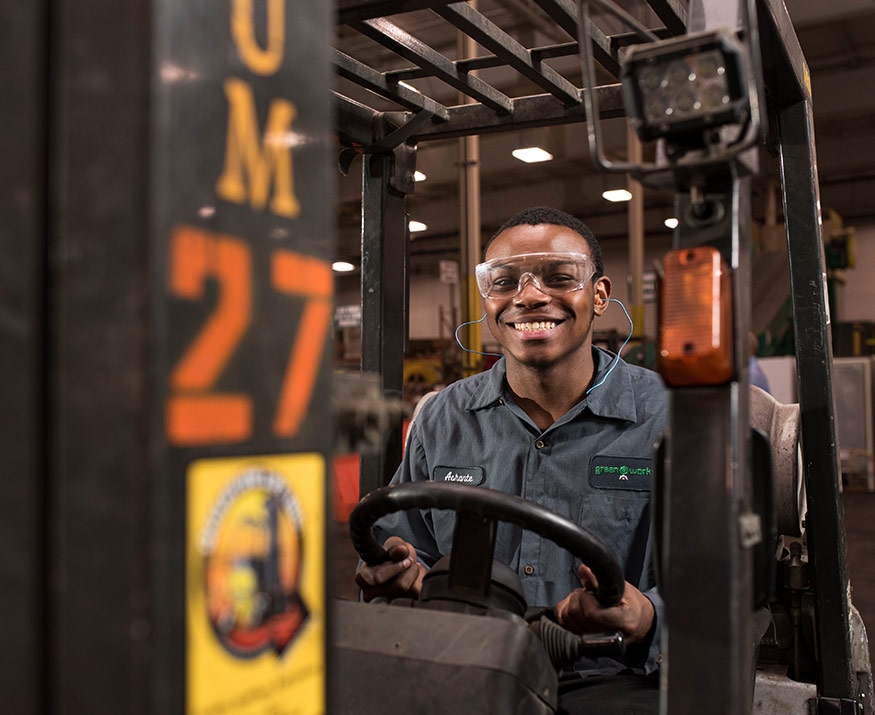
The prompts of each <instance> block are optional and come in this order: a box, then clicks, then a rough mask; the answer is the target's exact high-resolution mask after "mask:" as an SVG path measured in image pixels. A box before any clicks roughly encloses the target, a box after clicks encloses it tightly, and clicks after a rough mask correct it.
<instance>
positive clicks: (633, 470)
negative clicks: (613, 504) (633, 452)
mask: <svg viewBox="0 0 875 715" xmlns="http://www.w3.org/2000/svg"><path fill="white" fill-rule="evenodd" d="M652 478H653V466H652V460H650V459H644V458H642V457H609V456H606V455H602V454H599V455H596V456H595V457H593V458H592V459H590V461H589V484H590V486H592V487H596V488H597V489H622V490H625V491H636V492H643V491H650V482H651V480H652Z"/></svg>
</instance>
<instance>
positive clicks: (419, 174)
mask: <svg viewBox="0 0 875 715" xmlns="http://www.w3.org/2000/svg"><path fill="white" fill-rule="evenodd" d="M427 178H428V177H427V176H426V175H425V174H423V173H422V172H421V171H414V172H413V180H414V181H425V180H426V179H427Z"/></svg>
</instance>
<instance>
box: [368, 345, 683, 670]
mask: <svg viewBox="0 0 875 715" xmlns="http://www.w3.org/2000/svg"><path fill="white" fill-rule="evenodd" d="M593 357H594V361H595V368H596V377H595V379H594V380H593V385H594V387H593V388H591V389H590V391H589V393H588V394H587V395H586V396H585V397H584V398H583V399H582V400H581V401H580V402H579V403H578V404H577V405H575V406H574V407H573V408H572V409H571V410H569V412H568V413H567V414H565V415H564V416H563V417H562V418H560V419H559V420H557V421H556V422H555V423H554V424H552V425H551V426H550V427H548V428H547V429H546V430H543V431H542V430H540V429H539V428H538V427H537V426H536V425H535V424H534V422H532V420H531V419H530V418H529V417H528V415H526V413H525V412H523V410H522V409H521V408H520V407H519V406H517V405H516V404H515V403H514V402H513V400H512V398H510V396H509V393H508V390H507V386H506V380H505V361H504V359H502V360H500V361H499V362H498V363H496V365H494V366H493V367H492V369H491V370H489V371H487V372H484V373H481V374H479V375H474V376H473V377H470V378H467V379H464V380H460V381H458V382H455V383H453V384H451V385H449V386H448V387H446V388H445V389H443V390H441V391H440V393H438V394H437V395H435V396H434V397H433V398H432V399H430V400H429V401H428V403H427V404H425V405H424V406H423V409H422V411H421V413H420V414H419V415H418V416H417V419H416V420H415V421H414V423H413V424H412V425H411V428H410V434H409V436H408V446H407V450H406V452H405V455H404V459H403V461H402V463H401V466H400V467H399V468H398V471H397V472H396V473H395V476H394V477H393V479H392V483H393V484H398V483H404V482H418V481H425V480H433V481H447V482H453V483H464V484H471V485H475V486H483V487H488V488H490V489H496V490H498V491H502V492H507V493H510V494H516V495H519V496H522V497H523V498H525V499H527V500H530V501H533V502H536V503H538V504H541V505H543V506H545V507H547V508H548V509H551V510H553V511H555V512H557V513H559V514H561V515H562V516H564V517H566V518H568V519H570V520H571V521H574V522H575V523H577V524H579V525H581V526H582V527H583V528H584V529H586V530H588V531H589V532H591V533H592V534H593V535H594V536H596V537H597V538H598V539H600V540H601V541H602V542H603V543H604V544H605V545H606V546H607V547H608V548H609V549H610V550H611V551H613V553H614V555H615V556H616V558H617V561H618V563H619V565H620V568H621V569H622V570H623V573H624V574H625V578H626V580H627V581H629V582H630V583H632V584H634V585H636V586H637V587H638V588H639V589H640V590H641V591H642V592H644V593H645V594H646V595H647V596H648V598H650V600H651V601H653V603H654V606H655V609H656V613H657V618H658V619H659V618H660V617H661V615H662V602H661V599H660V598H659V596H658V593H657V592H656V589H655V579H654V573H653V567H652V544H651V539H650V528H649V526H650V514H649V502H650V486H651V480H652V468H653V465H652V458H653V450H654V445H655V444H656V442H657V441H658V440H659V438H660V436H661V434H662V433H663V431H664V430H665V429H666V425H667V418H668V391H667V390H666V388H665V386H664V385H663V382H662V379H661V378H660V376H659V375H658V374H656V373H655V372H652V371H650V370H646V369H644V368H641V367H637V366H633V365H629V364H627V363H626V362H624V361H623V360H618V361H616V362H615V357H616V356H615V355H614V354H613V353H610V352H608V351H606V350H602V349H600V348H593ZM612 366H613V367H612ZM454 523H455V515H454V514H453V513H452V512H449V511H438V510H423V511H418V510H410V511H406V512H398V513H396V514H391V515H389V516H387V517H384V518H383V519H381V520H380V521H379V522H378V525H377V527H376V528H375V535H376V537H377V540H378V541H379V542H380V543H382V542H383V541H384V540H385V539H386V538H388V537H389V536H390V535H392V534H395V535H397V536H400V537H401V538H402V539H404V540H405V541H408V542H410V543H411V544H413V545H414V546H415V547H416V550H417V554H418V555H419V558H420V560H421V561H422V562H423V563H424V564H425V565H426V566H429V567H430V566H432V565H433V564H434V562H435V561H437V559H438V558H440V557H441V556H442V555H444V554H446V553H449V551H450V548H451V545H452V540H453V525H454ZM495 558H497V559H498V560H500V561H502V562H504V563H506V564H508V565H509V566H510V567H511V568H513V569H515V570H516V571H517V573H518V574H519V577H520V580H521V581H522V585H523V591H524V593H525V596H526V600H527V601H528V604H529V606H530V607H531V606H554V605H556V604H557V603H558V602H559V601H561V600H562V599H563V598H565V596H567V595H568V594H569V593H571V591H572V590H574V589H575V588H579V587H580V581H579V579H578V577H577V566H578V563H576V562H575V559H574V557H572V556H571V554H569V553H568V552H567V551H565V550H564V549H562V548H560V547H558V546H556V545H555V544H554V543H553V542H552V541H549V540H547V539H544V538H542V537H540V536H538V535H537V534H535V533H534V532H531V531H523V530H522V529H520V528H519V527H517V526H515V525H512V524H507V523H502V524H500V525H499V527H498V534H497V538H496V545H495ZM658 641H659V639H658V638H654V641H653V643H652V646H651V648H650V653H649V654H648V658H647V663H646V670H647V671H648V672H649V671H651V670H653V669H655V667H656V662H657V651H658V646H659V643H658Z"/></svg>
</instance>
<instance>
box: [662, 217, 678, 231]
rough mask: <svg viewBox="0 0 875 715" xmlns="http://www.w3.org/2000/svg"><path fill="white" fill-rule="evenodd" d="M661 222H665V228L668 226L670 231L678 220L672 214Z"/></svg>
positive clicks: (676, 224)
mask: <svg viewBox="0 0 875 715" xmlns="http://www.w3.org/2000/svg"><path fill="white" fill-rule="evenodd" d="M663 223H664V224H665V226H666V228H670V229H671V230H672V231H674V229H676V228H677V227H678V220H677V219H676V218H675V217H674V216H672V217H671V218H667V219H666V220H665V221H663Z"/></svg>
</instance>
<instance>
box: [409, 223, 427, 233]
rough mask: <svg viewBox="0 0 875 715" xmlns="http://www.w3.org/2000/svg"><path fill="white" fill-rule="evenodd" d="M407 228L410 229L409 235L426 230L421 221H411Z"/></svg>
mask: <svg viewBox="0 0 875 715" xmlns="http://www.w3.org/2000/svg"><path fill="white" fill-rule="evenodd" d="M407 226H408V227H409V228H410V233H416V232H417V231H425V229H427V228H428V226H426V225H425V224H424V223H423V222H422V221H411V222H410V223H409V224H407Z"/></svg>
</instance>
